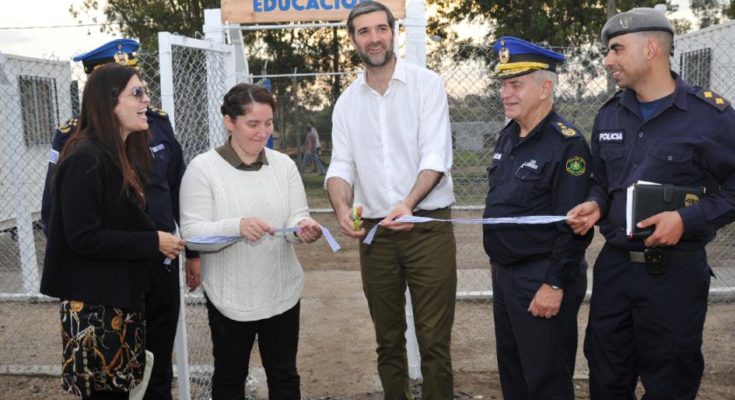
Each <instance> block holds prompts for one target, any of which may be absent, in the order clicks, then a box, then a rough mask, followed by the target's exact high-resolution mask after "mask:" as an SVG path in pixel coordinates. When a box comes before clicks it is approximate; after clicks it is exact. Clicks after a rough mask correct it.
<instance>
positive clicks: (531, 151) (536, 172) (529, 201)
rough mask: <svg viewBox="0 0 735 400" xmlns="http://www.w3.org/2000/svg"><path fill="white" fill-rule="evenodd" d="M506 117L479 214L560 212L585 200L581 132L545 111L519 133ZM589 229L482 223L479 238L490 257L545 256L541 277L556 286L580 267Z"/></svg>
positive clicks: (586, 161)
mask: <svg viewBox="0 0 735 400" xmlns="http://www.w3.org/2000/svg"><path fill="white" fill-rule="evenodd" d="M519 132H520V127H519V125H518V124H517V123H516V122H515V121H511V122H510V123H509V124H508V125H506V127H505V128H503V130H502V131H501V132H500V134H499V136H498V140H497V143H496V145H495V152H494V154H493V162H492V165H491V166H490V168H489V169H488V180H489V185H490V188H489V190H488V194H487V201H486V205H485V213H484V217H485V218H490V217H515V216H524V215H565V214H566V213H567V212H568V211H569V210H570V209H571V208H572V207H574V206H576V205H577V204H579V203H581V202H582V201H584V200H585V198H586V197H587V195H588V193H589V187H590V173H591V171H590V151H589V147H588V146H587V142H586V141H585V139H584V136H582V134H580V133H579V131H578V130H577V129H576V128H574V127H573V126H572V125H571V124H569V123H568V122H567V121H565V120H564V119H563V118H561V117H560V116H559V115H558V114H557V113H556V111H553V110H552V111H551V112H550V113H549V115H548V116H546V117H545V118H544V119H543V120H542V121H541V122H540V123H539V125H538V126H537V127H536V128H534V130H533V131H532V132H531V133H529V135H527V136H526V137H525V138H520V137H519ZM591 238H592V233H589V234H588V235H585V236H579V235H575V234H574V232H572V230H571V229H570V228H569V226H568V225H567V224H566V223H564V222H559V223H555V224H545V225H484V226H483V244H484V246H485V252H486V253H487V254H488V255H489V256H490V259H491V261H492V262H493V263H497V264H500V265H513V264H518V263H523V262H526V261H531V260H535V259H539V258H547V259H548V260H549V270H548V272H547V274H546V283H549V284H552V285H556V286H562V285H563V284H564V283H565V282H567V281H569V279H571V278H573V276H574V275H575V274H576V273H577V272H578V271H579V270H580V262H581V261H582V259H583V257H584V251H585V249H586V248H587V245H588V244H589V242H590V240H591Z"/></svg>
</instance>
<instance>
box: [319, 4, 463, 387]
mask: <svg viewBox="0 0 735 400" xmlns="http://www.w3.org/2000/svg"><path fill="white" fill-rule="evenodd" d="M394 23H395V19H394V17H393V14H392V13H391V11H390V10H389V9H388V8H387V7H385V6H384V5H383V4H381V3H379V2H375V1H373V2H364V3H360V4H358V5H357V6H355V8H353V9H352V11H351V12H350V14H349V17H348V19H347V29H348V34H349V37H350V41H351V43H352V45H353V47H354V48H355V50H356V51H357V54H358V55H359V56H360V59H361V60H362V62H363V64H364V66H365V71H364V73H363V74H360V75H358V77H357V79H356V80H355V82H353V83H352V84H351V85H350V86H349V87H348V88H347V90H345V91H344V93H342V95H341V96H340V97H339V99H338V100H337V103H336V105H335V107H334V113H333V114H332V121H333V127H332V144H333V148H332V159H331V163H330V166H329V170H328V171H327V175H326V178H325V180H326V183H325V185H326V187H327V189H328V192H329V200H330V202H331V203H332V207H333V208H334V211H335V214H336V217H337V220H338V221H339V224H340V228H341V230H342V232H343V233H344V234H345V235H347V236H348V237H351V238H354V239H360V238H362V237H363V236H364V235H365V228H367V229H370V228H372V227H373V226H375V225H376V224H380V225H381V228H380V229H378V231H377V234H376V236H375V239H374V241H373V242H372V244H371V245H366V244H364V243H361V244H360V268H361V272H362V283H363V290H364V293H365V297H366V298H367V302H368V307H369V310H370V316H371V317H372V320H373V324H374V326H375V336H376V341H377V352H378V374H379V375H380V381H381V383H382V385H383V390H384V392H385V399H390V400H398V399H411V398H412V397H411V393H410V387H409V377H408V365H407V356H406V339H405V332H406V319H405V302H406V300H405V299H406V298H405V294H404V293H405V291H406V286H408V288H409V290H410V293H411V301H412V305H413V311H414V318H415V327H416V336H417V339H418V346H419V351H420V353H421V373H422V375H423V388H422V398H423V399H442V400H446V399H451V398H453V374H452V361H451V354H450V343H451V331H452V324H453V321H454V305H455V296H456V288H457V265H456V244H455V240H454V231H453V228H452V225H451V224H446V223H441V222H429V223H423V224H420V225H417V226H414V225H413V224H408V223H397V222H395V221H394V219H396V218H398V217H400V216H404V215H407V216H410V215H412V214H415V215H421V216H427V217H433V218H450V217H451V211H450V205H451V204H452V203H453V202H454V194H453V191H452V177H451V175H450V169H451V166H452V138H451V130H450V126H449V109H448V104H447V95H446V91H445V89H444V83H443V81H442V80H441V78H440V77H439V76H438V75H437V74H435V73H433V72H431V71H428V70H426V69H424V68H422V67H418V66H414V65H412V64H408V63H406V62H404V61H403V60H401V59H399V58H398V57H396V55H395V53H394V51H393V42H394V41H393V40H394V35H395V32H394V31H393V27H394ZM353 190H354V198H353ZM358 204H359V205H361V206H362V207H363V210H364V211H363V214H362V216H363V219H362V222H363V224H362V225H361V226H360V223H359V222H357V223H358V226H355V221H354V220H353V211H352V206H353V205H358Z"/></svg>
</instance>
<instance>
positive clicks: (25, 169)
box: [0, 25, 735, 399]
mask: <svg viewBox="0 0 735 400" xmlns="http://www.w3.org/2000/svg"><path fill="white" fill-rule="evenodd" d="M726 28H727V29H721V30H717V29H710V30H709V31H706V32H703V33H698V34H691V35H688V36H684V37H682V38H680V39H678V40H677V42H676V53H675V55H674V57H673V58H672V60H673V69H674V70H675V71H678V72H681V73H682V76H683V77H684V78H685V79H687V80H689V81H690V82H693V83H697V84H699V85H702V86H706V87H710V88H712V89H713V90H714V91H715V92H718V93H719V94H721V95H723V96H725V97H726V98H728V99H735V67H733V65H735V28H732V26H731V25H728V26H727V27H726ZM149 50H150V49H149ZM473 51H474V54H473V55H474V57H468V58H467V59H465V60H464V61H457V60H454V59H447V60H445V61H443V62H436V63H434V64H435V65H433V64H432V65H431V67H432V69H435V70H436V71H437V72H439V73H440V75H441V76H442V77H443V78H444V80H445V82H446V87H447V92H448V96H449V104H450V115H451V121H452V132H453V146H454V167H453V178H454V181H455V195H456V198H457V207H456V208H457V212H456V213H457V214H458V215H457V216H459V217H463V216H466V217H470V216H472V217H476V216H478V215H480V214H481V213H482V207H483V205H484V201H485V195H486V193H487V171H486V168H487V166H488V165H489V164H490V157H491V154H492V148H493V146H494V143H495V137H496V134H497V132H498V131H499V130H500V129H501V128H502V126H503V125H504V124H505V118H504V113H503V107H502V103H501V101H500V99H499V95H498V87H497V83H495V82H494V81H493V80H491V79H490V78H489V67H488V63H487V62H486V60H488V59H492V57H493V56H492V55H491V54H488V52H487V50H484V51H483V50H482V49H480V50H477V49H475V50H473ZM170 53H171V54H170V57H171V63H170V65H171V71H170V77H171V87H170V88H169V89H165V88H163V87H162V85H161V76H164V75H165V72H164V73H162V72H161V71H159V54H158V53H157V52H145V53H140V54H138V59H139V62H140V65H141V74H142V76H143V78H144V80H145V81H146V83H147V84H148V86H149V88H150V89H151V90H150V92H151V93H152V103H153V104H156V105H162V104H163V103H166V96H171V100H172V103H171V104H173V109H168V108H167V109H166V110H167V111H169V112H170V113H171V114H172V115H173V122H174V124H175V130H176V134H177V136H178V139H179V141H180V142H181V144H182V147H183V149H184V151H185V157H186V159H187V161H188V160H190V159H191V158H193V157H194V156H195V155H197V154H199V153H201V152H203V151H206V150H208V149H210V148H211V147H213V146H216V145H219V144H221V143H222V142H223V141H224V140H225V138H226V132H225V131H224V128H223V126H222V123H221V116H220V115H219V104H220V103H221V100H222V96H223V95H224V93H225V92H226V91H227V90H228V89H229V86H230V84H229V83H227V82H228V79H229V78H228V77H229V76H231V74H232V72H231V71H227V68H228V65H229V64H228V62H227V60H226V58H227V55H226V54H224V53H222V52H218V51H213V50H211V49H206V48H196V47H187V46H183V45H174V46H172V48H171V52H170ZM585 63H586V61H583V60H579V59H574V58H572V59H570V61H569V62H568V63H567V64H566V66H565V67H564V68H563V69H562V70H561V73H560V76H559V85H558V89H557V97H556V103H555V104H556V108H557V109H558V110H559V112H560V113H561V114H562V115H563V116H565V117H566V118H567V119H568V120H569V121H571V122H572V123H574V124H575V125H576V126H578V127H579V128H580V130H581V131H582V132H584V133H585V135H586V136H587V137H589V134H590V131H591V127H592V121H593V118H594V115H595V113H596V110H597V109H598V108H599V107H600V105H601V104H602V103H603V102H604V101H605V100H606V99H607V98H608V97H609V95H610V89H609V87H610V86H609V83H608V80H607V78H606V76H605V74H604V73H601V71H602V67H601V62H600V60H599V59H598V60H596V61H593V62H592V64H590V65H589V66H586V64H585ZM354 77H355V75H354V73H344V74H324V75H317V76H310V75H297V76H289V77H283V76H271V77H268V79H269V80H270V81H271V85H272V91H273V94H274V96H275V97H276V101H277V104H278V110H277V113H276V121H275V125H276V133H275V135H274V136H275V140H274V148H276V149H277V150H280V151H283V152H285V153H287V154H290V155H292V156H293V157H294V159H295V160H299V155H300V152H301V147H302V144H303V141H304V136H305V127H306V125H307V124H310V125H313V126H314V127H315V128H316V129H317V131H318V132H319V135H320V141H321V144H322V161H323V162H324V163H325V164H327V163H328V162H329V156H330V150H331V144H330V135H329V133H330V131H331V107H332V105H333V104H334V101H335V100H336V98H335V97H336V96H337V95H338V94H339V91H335V90H333V87H335V86H337V87H341V88H345V87H347V85H349V83H350V82H352V80H353V79H354ZM262 78H266V77H256V81H257V80H261V79H262ZM84 82H85V76H84V74H83V71H82V70H81V68H80V67H79V66H78V65H75V64H71V63H70V62H67V61H58V60H39V59H30V58H25V57H16V56H10V55H5V56H0V117H1V119H0V127H2V128H0V129H2V131H0V133H1V134H2V143H3V146H2V150H0V151H2V158H0V299H2V300H3V302H2V303H0V339H2V342H3V343H4V350H5V351H4V352H3V353H2V355H0V367H2V369H4V370H5V371H6V372H13V373H26V372H28V373H39V372H43V373H58V366H57V362H58V353H57V349H59V339H58V337H57V336H58V335H57V334H56V330H55V329H51V330H49V329H46V327H49V326H56V324H57V308H56V305H55V304H53V303H47V302H44V300H45V299H44V298H43V297H39V296H37V290H38V281H39V276H40V268H41V267H42V263H43V254H44V247H45V238H44V236H43V234H42V232H41V229H40V224H39V212H40V201H41V192H42V188H43V180H44V176H45V171H46V167H47V162H48V161H47V160H48V154H49V148H50V144H51V138H52V132H53V130H54V128H55V127H56V126H58V125H60V124H61V123H63V122H64V121H65V120H67V119H68V118H70V117H71V116H73V115H75V113H76V111H77V110H78V107H79V98H80V97H81V92H80V90H81V89H82V88H83V86H84ZM163 86H165V85H163ZM162 89H163V95H162ZM167 91H168V92H167ZM301 169H302V177H303V180H304V183H305V186H306V188H307V196H308V198H309V204H310V206H311V207H312V208H313V209H326V208H328V206H329V204H328V201H327V198H326V194H325V192H324V190H323V188H322V185H323V178H324V177H323V175H320V174H317V173H315V172H312V171H311V170H309V169H308V168H304V167H303V166H301ZM315 216H316V218H317V219H320V220H322V221H324V223H325V224H327V225H328V224H329V223H330V222H329V219H330V218H331V216H330V215H329V214H327V213H316V214H315ZM328 226H329V227H330V228H333V229H332V230H333V231H334V232H335V233H336V232H337V231H338V228H337V226H336V225H333V226H330V225H328ZM455 232H456V234H457V239H458V265H459V268H460V272H459V275H460V281H459V287H458V291H459V292H460V293H459V294H460V295H461V297H462V298H465V299H487V298H488V296H489V290H490V270H489V264H488V261H487V257H486V255H485V254H484V251H483V249H482V246H481V230H480V229H479V228H477V227H475V226H457V227H456V228H455ZM598 236H599V235H598ZM338 239H339V238H338ZM734 239H735V228H733V226H729V227H726V228H724V229H722V230H721V231H720V234H719V235H718V237H717V239H716V240H715V241H713V242H712V243H711V244H710V245H709V247H708V250H709V261H710V264H711V265H712V267H713V269H714V271H715V273H716V275H717V279H715V280H713V283H712V290H711V294H712V295H711V303H712V306H711V308H710V317H709V318H710V319H713V318H714V319H717V318H719V316H718V315H719V313H718V312H719V307H720V306H721V305H722V304H724V305H730V304H732V302H733V300H732V296H730V294H731V292H732V289H733V288H734V287H735V272H734V270H733V268H735V246H733V245H732V243H733V240H734ZM340 240H341V241H342V240H344V239H340ZM601 242H602V241H601V240H600V239H599V237H598V239H596V241H595V244H593V246H592V247H591V248H590V250H589V251H588V260H590V261H592V260H594V258H595V257H596V254H597V251H599V246H600V244H601ZM346 247H348V246H346ZM327 257H329V256H327ZM335 257H337V256H335ZM317 258H319V259H317ZM324 258H325V257H324V256H323V255H322V256H321V257H313V259H308V260H306V261H305V260H304V259H303V258H302V263H303V264H304V266H305V269H307V280H308V279H309V268H311V266H310V264H318V265H319V266H320V267H321V268H324V269H333V270H339V271H344V270H347V271H354V272H355V273H356V274H357V270H358V267H357V258H356V257H354V258H353V259H349V260H345V259H341V258H335V260H337V261H335V262H333V263H331V264H330V263H326V262H325V261H324V260H323V259H324ZM325 265H327V266H326V267H324V266H325ZM356 276H359V275H356ZM357 279H359V278H357ZM187 300H188V301H187V307H186V308H185V313H186V327H187V332H188V343H187V345H188V350H189V351H188V366H189V373H190V377H191V387H190V393H191V398H193V399H206V398H208V396H209V392H210V387H209V385H210V383H211V379H210V378H211V372H212V365H213V362H212V359H211V343H210V336H209V328H208V326H207V321H206V309H205V307H204V305H203V304H202V302H201V293H200V292H199V291H196V292H194V293H192V294H189V295H187ZM335 312H338V310H335ZM39 327H44V329H39ZM487 334H488V335H490V334H491V332H487ZM733 339H735V337H732V336H730V337H728V338H721V337H720V338H716V340H714V339H713V341H712V342H709V341H707V340H705V343H706V345H705V351H706V352H707V353H706V355H705V357H706V359H707V362H708V364H707V368H708V369H707V373H708V374H714V375H717V374H724V375H725V376H727V375H728V374H730V376H731V374H732V372H733V371H734V370H735V364H734V362H733V361H732V360H729V357H726V356H723V354H722V352H721V351H718V350H717V347H715V346H713V345H710V343H713V342H717V343H728V342H733V341H734V340H733ZM462 340H464V338H463V336H462V332H458V335H455V342H458V341H462ZM482 351H486V352H488V353H490V351H491V349H482ZM580 368H582V369H583V368H584V366H583V365H581V366H580ZM706 384H707V383H706V382H705V385H706Z"/></svg>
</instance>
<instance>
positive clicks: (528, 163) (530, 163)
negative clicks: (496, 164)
mask: <svg viewBox="0 0 735 400" xmlns="http://www.w3.org/2000/svg"><path fill="white" fill-rule="evenodd" d="M523 167H526V168H531V169H533V170H537V169H538V164H536V160H529V161H526V162H524V163H523V164H522V165H521V168H523Z"/></svg>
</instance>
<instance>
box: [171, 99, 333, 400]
mask: <svg viewBox="0 0 735 400" xmlns="http://www.w3.org/2000/svg"><path fill="white" fill-rule="evenodd" d="M221 109H222V114H223V116H224V124H225V127H226V128H227V130H228V131H229V132H230V138H229V139H228V140H227V142H226V143H225V144H223V145H222V146H220V147H218V148H216V149H213V150H210V151H208V152H206V153H204V154H200V155H199V156H197V157H196V158H194V160H192V161H191V163H190V164H189V166H188V168H187V170H186V173H185V174H184V178H183V181H182V183H181V201H180V203H181V232H182V235H183V237H184V238H187V237H196V236H213V235H226V236H235V235H240V236H242V237H243V238H244V239H245V240H244V241H241V242H238V243H236V244H234V245H232V246H230V247H227V248H225V249H224V250H221V251H220V252H217V253H202V254H201V284H202V289H203V290H204V293H205V297H206V299H207V311H208V316H209V326H210V329H211V331H212V344H213V346H212V353H213V355H214V375H213V377H212V398H213V400H226V399H238V400H240V399H242V398H244V396H245V393H244V388H245V379H246V378H247V375H248V363H249V358H250V352H251V350H252V347H253V343H254V341H255V337H256V336H257V337H258V348H259V349H260V355H261V358H262V360H263V367H264V368H265V373H266V377H267V380H268V391H269V398H270V399H271V400H274V399H288V400H292V399H293V400H297V399H300V398H301V394H300V382H299V375H298V372H297V371H296V352H297V348H298V337H299V304H300V299H301V294H302V290H303V286H304V273H303V270H302V269H301V265H300V264H299V261H298V259H297V258H296V253H295V252H294V249H293V243H294V242H306V243H311V242H313V241H315V240H317V239H319V238H320V237H321V228H320V226H319V224H318V223H317V222H316V221H314V220H313V219H311V218H310V217H309V212H308V210H309V208H308V205H307V203H306V193H305V191H304V185H303V183H302V181H301V177H300V175H299V172H298V169H297V168H296V165H295V163H294V162H293V161H292V160H291V159H290V158H289V157H288V156H286V155H284V154H281V153H279V152H277V151H273V150H271V149H268V148H266V147H265V144H266V142H267V141H268V138H269V137H270V135H271V134H272V133H273V112H274V110H275V102H274V101H273V97H272V96H271V95H270V94H269V93H268V92H267V91H266V90H265V89H264V88H262V87H259V86H254V85H248V84H238V85H236V86H234V87H233V88H232V89H230V91H229V92H228V93H227V94H226V95H225V98H224V102H223V104H222V107H221ZM294 226H297V227H299V228H300V230H299V231H297V232H296V233H295V234H292V233H286V234H281V233H278V234H275V233H274V231H275V229H277V228H286V227H294ZM198 272H199V271H187V277H188V278H187V280H188V281H189V282H188V283H189V286H190V287H196V286H197V285H198V283H199V282H198V280H199V276H198Z"/></svg>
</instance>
